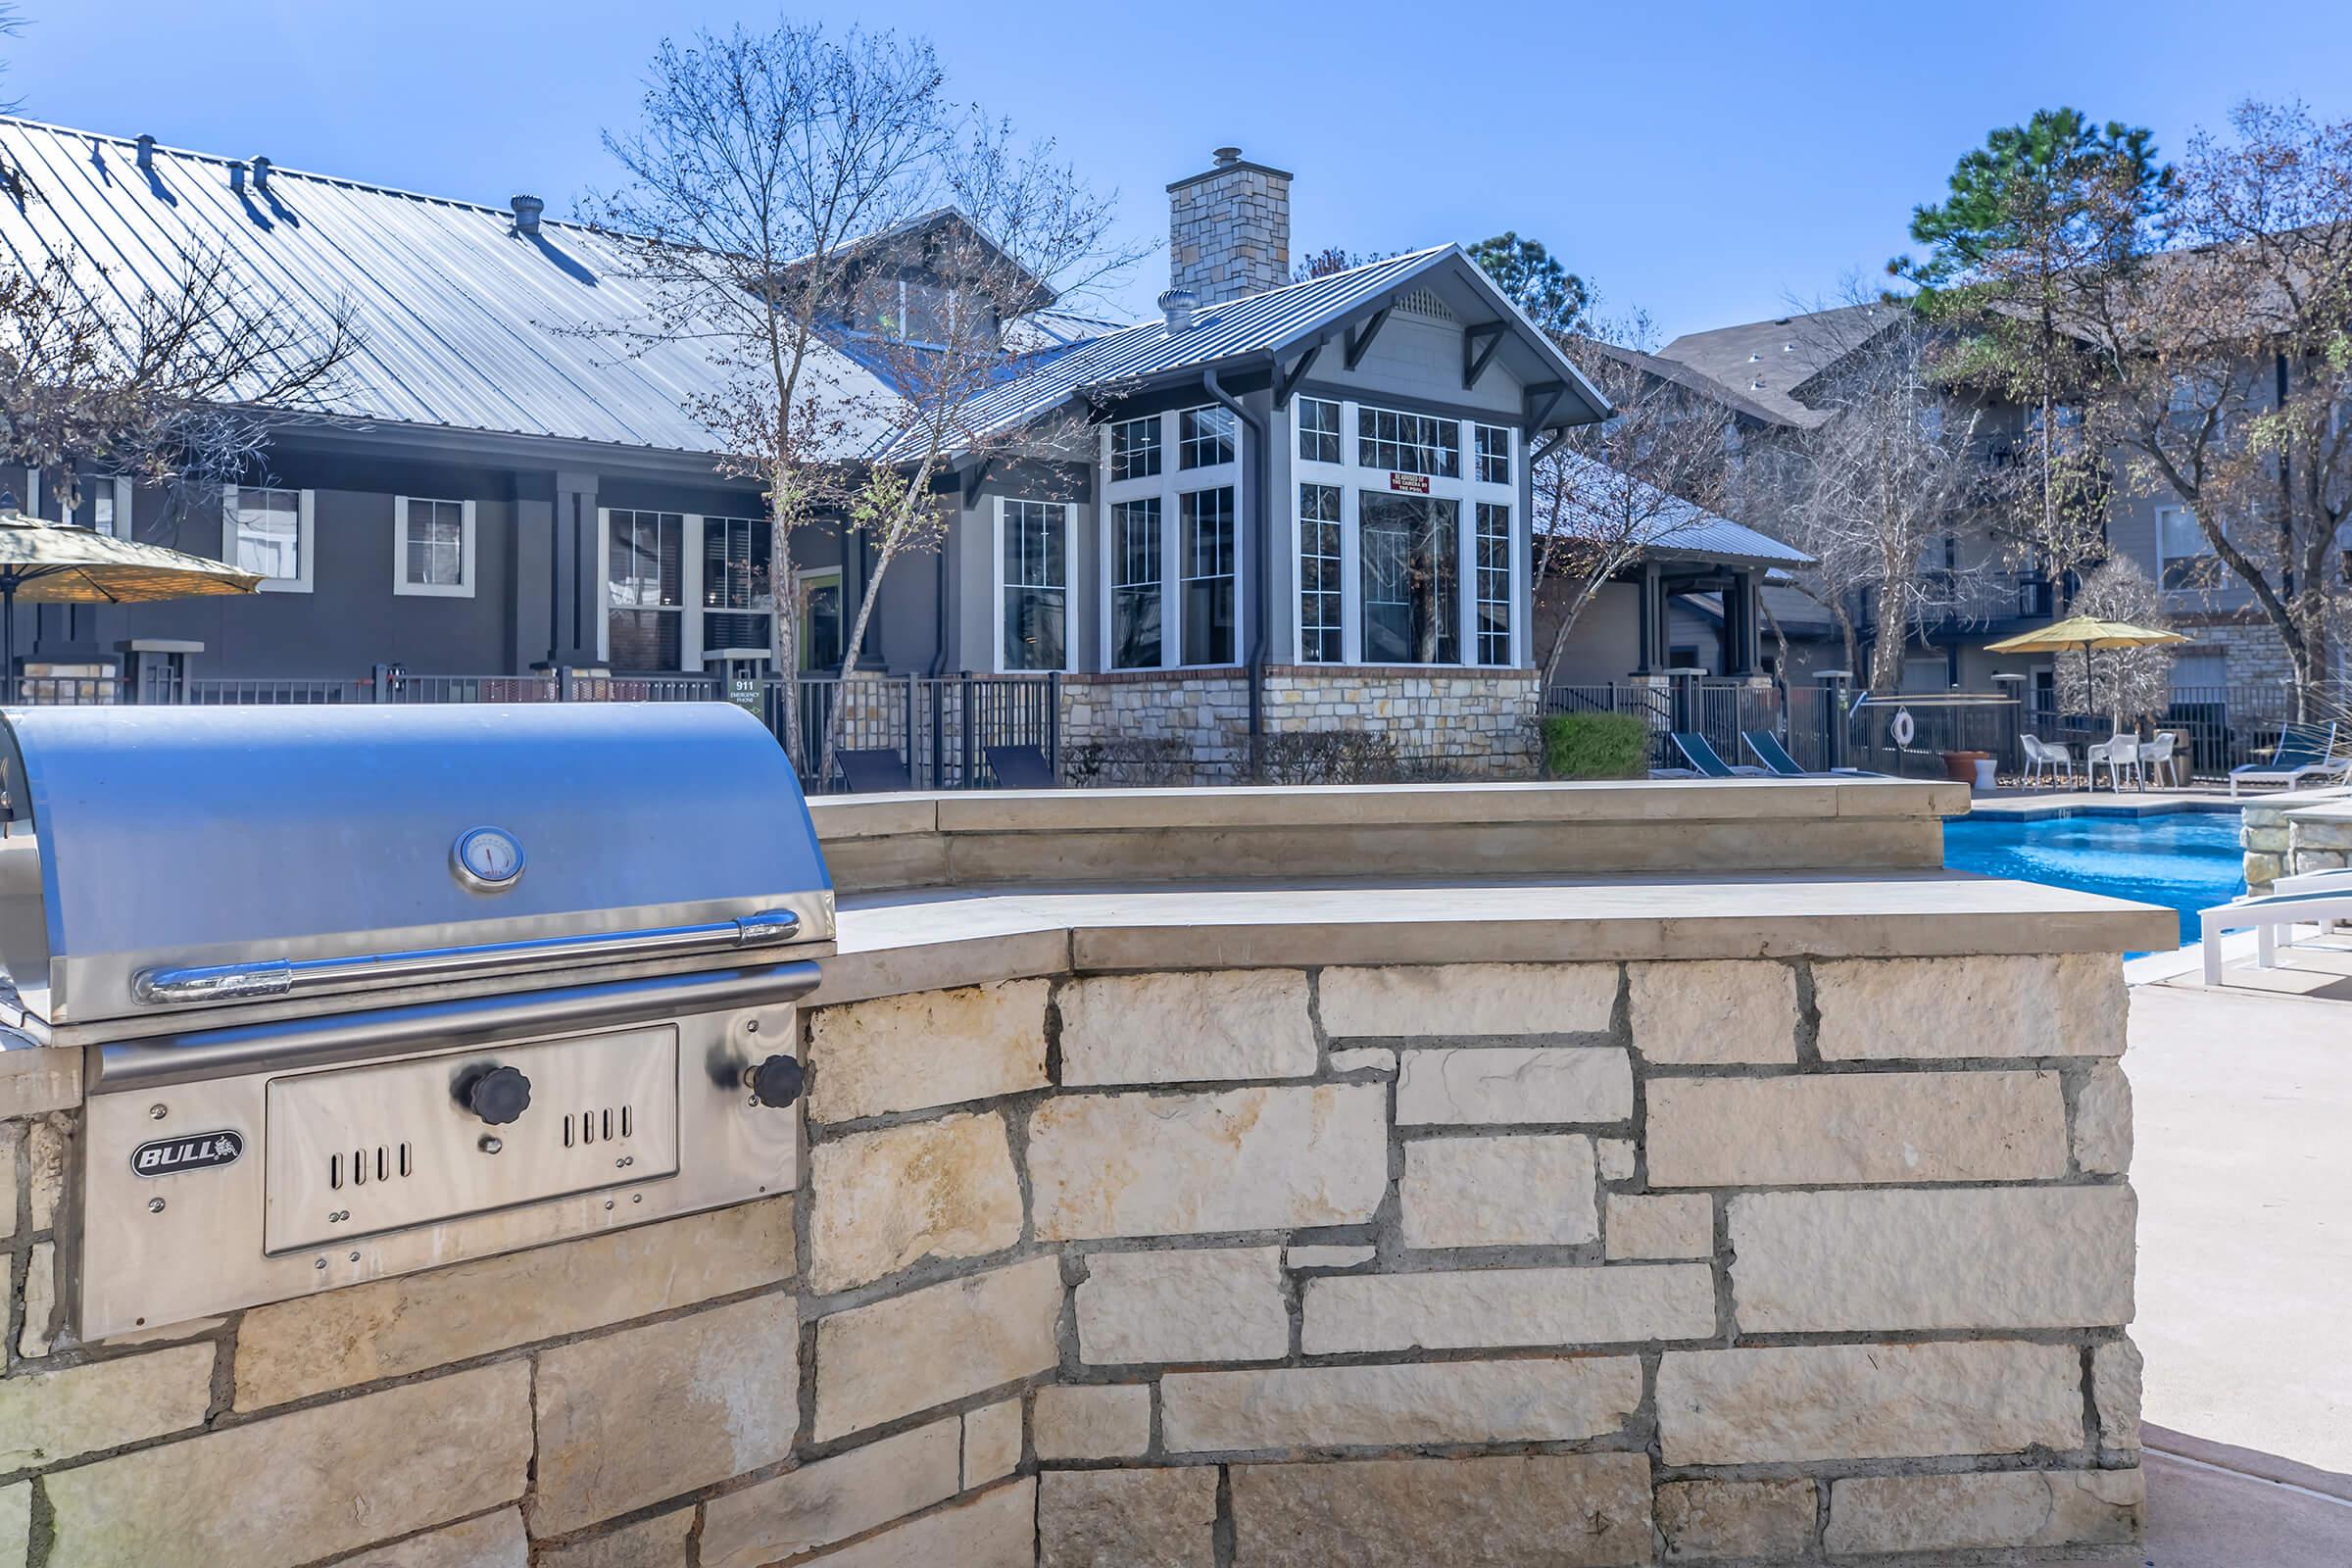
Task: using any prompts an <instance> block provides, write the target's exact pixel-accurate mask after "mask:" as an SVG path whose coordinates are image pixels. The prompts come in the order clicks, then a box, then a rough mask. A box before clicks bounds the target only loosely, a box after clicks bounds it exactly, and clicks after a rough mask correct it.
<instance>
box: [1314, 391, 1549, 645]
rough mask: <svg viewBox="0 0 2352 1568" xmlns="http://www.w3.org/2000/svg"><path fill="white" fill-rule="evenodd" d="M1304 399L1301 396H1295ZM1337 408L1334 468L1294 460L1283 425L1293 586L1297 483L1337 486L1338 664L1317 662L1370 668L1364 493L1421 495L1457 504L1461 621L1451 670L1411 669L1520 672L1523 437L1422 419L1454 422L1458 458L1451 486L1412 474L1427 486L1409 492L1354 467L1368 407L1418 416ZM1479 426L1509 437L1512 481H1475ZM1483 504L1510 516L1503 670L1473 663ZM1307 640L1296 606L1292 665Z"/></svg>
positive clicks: (1469, 423)
mask: <svg viewBox="0 0 2352 1568" xmlns="http://www.w3.org/2000/svg"><path fill="white" fill-rule="evenodd" d="M1308 395H1309V394H1306V393H1303V392H1302V393H1301V394H1300V397H1301V398H1303V397H1306V396H1308ZM1316 401H1318V402H1325V403H1328V402H1332V401H1334V400H1333V399H1330V398H1318V399H1317V400H1316ZM1339 403H1340V431H1341V438H1340V461H1339V462H1338V463H1318V462H1313V461H1310V460H1308V459H1305V458H1300V457H1298V456H1297V455H1296V454H1297V451H1298V434H1297V430H1296V426H1295V421H1294V420H1292V419H1291V418H1290V417H1289V416H1288V414H1287V413H1286V414H1285V416H1284V417H1283V421H1282V422H1283V437H1284V439H1287V440H1289V441H1290V442H1291V451H1292V453H1293V458H1292V461H1291V485H1290V493H1289V495H1288V496H1286V497H1285V498H1284V500H1283V503H1282V505H1283V507H1284V509H1285V513H1286V515H1288V517H1289V519H1290V530H1289V531H1290V549H1291V571H1292V578H1293V581H1294V583H1296V581H1297V580H1298V573H1299V559H1300V558H1299V550H1300V545H1301V541H1302V540H1303V538H1304V522H1303V519H1302V518H1301V517H1300V515H1299V486H1300V485H1302V484H1324V485H1337V486H1339V489H1340V618H1341V625H1342V631H1341V636H1340V653H1341V658H1340V660H1339V661H1338V663H1336V664H1335V663H1331V662H1321V661H1318V663H1320V664H1321V667H1323V668H1326V669H1330V668H1338V667H1340V666H1341V665H1358V666H1360V665H1364V664H1365V663H1367V661H1366V660H1365V658H1364V645H1363V634H1364V626H1363V592H1364V584H1363V575H1364V572H1363V551H1362V547H1361V538H1360V535H1359V532H1358V521H1359V517H1360V509H1359V506H1358V503H1359V501H1360V499H1361V497H1362V496H1363V494H1364V493H1365V492H1366V491H1370V492H1371V493H1373V494H1375V495H1381V494H1397V495H1414V496H1422V495H1426V496H1428V497H1429V498H1430V499H1431V500H1433V501H1451V502H1453V503H1454V529H1455V535H1454V550H1455V562H1456V566H1455V573H1456V578H1457V581H1456V584H1455V594H1454V600H1455V612H1456V614H1457V617H1458V625H1457V626H1456V629H1455V634H1454V645H1455V650H1456V652H1457V653H1458V654H1459V656H1460V657H1459V658H1458V659H1456V660H1455V661H1454V662H1451V663H1445V664H1416V665H1412V666H1410V667H1413V668H1416V669H1458V670H1463V671H1466V672H1470V671H1478V670H1495V669H1515V668H1518V667H1520V664H1521V662H1522V660H1523V657H1524V655H1525V652H1526V649H1525V641H1526V639H1525V638H1524V637H1523V636H1522V635H1521V627H1522V625H1523V623H1524V621H1525V618H1526V614H1527V594H1528V581H1527V577H1528V559H1529V552H1528V542H1527V541H1528V528H1529V526H1530V524H1529V519H1528V516H1527V511H1528V509H1527V508H1525V507H1523V506H1521V505H1520V504H1519V486H1518V483H1517V482H1516V476H1517V475H1518V474H1519V473H1520V472H1521V471H1522V470H1523V467H1524V466H1525V464H1526V462H1527V452H1526V446H1527V441H1526V435H1525V432H1523V431H1522V430H1521V429H1520V428H1519V427H1518V426H1517V425H1514V424H1500V423H1497V422H1496V421H1495V419H1494V417H1492V416H1489V417H1486V418H1483V419H1482V418H1479V417H1475V416H1464V417H1453V416H1448V415H1426V414H1424V415H1421V416H1420V417H1424V418H1432V417H1434V418H1438V419H1441V420H1444V419H1448V418H1452V419H1453V420H1454V422H1455V423H1456V424H1457V425H1458V430H1457V436H1456V445H1455V452H1456V453H1457V455H1458V459H1457V462H1456V464H1455V467H1456V469H1457V472H1456V474H1455V476H1454V477H1452V478H1450V479H1449V478H1446V477H1444V476H1443V475H1439V474H1415V475H1412V476H1411V477H1412V478H1413V479H1415V480H1416V481H1426V483H1425V484H1419V483H1417V484H1416V486H1415V487H1413V488H1409V489H1402V490H1400V489H1398V488H1397V486H1396V485H1394V484H1393V483H1392V482H1391V475H1392V472H1393V471H1394V470H1390V469H1385V468H1367V467H1364V466H1362V465H1361V463H1359V462H1358V459H1359V458H1360V457H1361V456H1362V451H1361V447H1360V445H1359V441H1358V430H1359V428H1360V427H1359V425H1358V422H1357V421H1358V417H1359V411H1360V410H1361V409H1363V408H1366V407H1369V408H1372V409H1376V410H1377V409H1386V410H1388V411H1389V412H1391V413H1396V414H1415V413H1418V411H1416V410H1413V409H1405V408H1398V407H1397V405H1396V404H1395V403H1393V402H1388V401H1383V400H1379V399H1356V398H1345V399H1341V400H1339ZM1481 424H1485V425H1488V426H1490V427H1492V428H1497V429H1502V430H1507V431H1508V432H1509V433H1510V444H1509V459H1510V471H1511V473H1512V475H1513V476H1514V477H1513V480H1512V482H1509V483H1504V484H1490V483H1488V482H1486V481H1485V480H1483V479H1481V478H1479V476H1478V434H1477V430H1478V426H1479V425H1481ZM1482 501H1483V502H1486V503H1487V504H1489V505H1491V506H1502V507H1507V508H1508V509H1509V510H1510V551H1511V579H1510V606H1511V611H1510V615H1511V618H1510V659H1509V661H1508V662H1504V663H1500V664H1481V663H1478V662H1476V660H1477V655H1478V603H1479V601H1478V583H1477V562H1478V504H1479V503H1480V502H1482ZM1304 635H1305V634H1304V627H1303V624H1302V619H1301V617H1300V615H1299V613H1298V610H1297V607H1294V608H1293V611H1292V613H1291V617H1290V642H1289V650H1290V658H1291V660H1292V661H1293V662H1298V663H1305V662H1307V660H1306V657H1305V642H1304Z"/></svg>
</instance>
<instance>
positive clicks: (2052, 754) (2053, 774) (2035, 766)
mask: <svg viewBox="0 0 2352 1568" xmlns="http://www.w3.org/2000/svg"><path fill="white" fill-rule="evenodd" d="M2017 740H2018V744H2019V745H2020V746H2021V747H2023V748H2024V749H2025V754H2026V784H2027V786H2028V787H2029V788H2030V787H2032V786H2034V785H2035V784H2038V783H2040V782H2041V780H2042V778H2043V776H2044V775H2047V776H2048V778H2049V780H2050V782H2051V783H2053V784H2055V783H2056V782H2058V774H2059V772H2060V771H2061V770H2064V772H2065V774H2066V787H2067V788H2068V789H2070V790H2071V789H2073V788H2074V787H2075V754H2074V753H2073V752H2071V751H2069V750H2068V749H2067V748H2066V747H2064V746H2061V745H2058V744H2056V743H2054V742H2051V741H2045V740H2043V739H2042V738H2041V737H2040V736H2038V735H2020V736H2019V737H2018V738H2017Z"/></svg>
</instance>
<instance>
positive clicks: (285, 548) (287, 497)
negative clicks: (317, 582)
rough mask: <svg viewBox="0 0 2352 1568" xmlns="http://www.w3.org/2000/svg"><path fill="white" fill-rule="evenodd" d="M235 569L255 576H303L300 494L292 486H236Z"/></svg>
mask: <svg viewBox="0 0 2352 1568" xmlns="http://www.w3.org/2000/svg"><path fill="white" fill-rule="evenodd" d="M237 569H238V570H239V571H249V572H252V573H254V574H255V575H256V576H261V577H273V578H282V579H287V580H295V579H299V578H300V577H301V576H302V497H301V496H300V495H299V494H297V493H296V492H294V491H292V490H269V489H261V488H257V487H252V486H240V487H239V488H238V490H237Z"/></svg>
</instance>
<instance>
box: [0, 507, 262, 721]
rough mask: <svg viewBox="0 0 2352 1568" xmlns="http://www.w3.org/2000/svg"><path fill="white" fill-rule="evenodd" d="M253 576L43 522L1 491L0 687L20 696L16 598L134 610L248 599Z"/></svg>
mask: <svg viewBox="0 0 2352 1568" xmlns="http://www.w3.org/2000/svg"><path fill="white" fill-rule="evenodd" d="M261 580H262V579H261V578H260V577H259V576H257V575H256V574H255V573H253V572H250V571H239V570H237V569H236V568H235V567H234V566H229V565H224V564H221V562H218V561H208V560H206V559H205V558H204V557H202V556H191V555H187V554H185V553H183V552H181V551H177V550H166V549H165V548H164V547H163V546H161V545H143V544H138V543H135V542H134V541H132V540H129V539H117V538H116V537H114V536H113V535H112V534H104V533H100V532H98V530H97V529H95V528H83V527H79V526H76V525H74V524H72V523H54V522H43V521H42V520H41V519H40V518H38V517H28V516H26V515H25V514H24V513H23V512H21V511H19V510H18V508H17V498H16V497H15V496H14V495H12V494H9V493H8V492H6V491H0V667H5V669H6V671H7V679H6V680H5V681H4V682H0V691H4V692H5V693H6V696H7V697H8V699H10V700H12V701H13V700H14V699H15V697H16V695H17V674H16V671H17V601H18V599H20V598H22V599H24V600H25V601H27V602H28V603H31V604H36V605H134V604H147V603H152V602H154V601H157V600H163V599H192V598H195V597H197V596H199V595H203V594H249V593H252V592H253V591H254V589H255V587H256V586H258V585H259V584H260V582H261Z"/></svg>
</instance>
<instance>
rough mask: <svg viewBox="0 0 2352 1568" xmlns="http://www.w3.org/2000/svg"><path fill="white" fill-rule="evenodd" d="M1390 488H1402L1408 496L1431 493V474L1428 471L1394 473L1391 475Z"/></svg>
mask: <svg viewBox="0 0 2352 1568" xmlns="http://www.w3.org/2000/svg"><path fill="white" fill-rule="evenodd" d="M1389 488H1390V489H1392V490H1400V491H1402V492H1403V493H1404V494H1406V495H1408V496H1425V495H1427V494H1429V475H1428V474H1426V473H1392V474H1390V475H1389Z"/></svg>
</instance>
